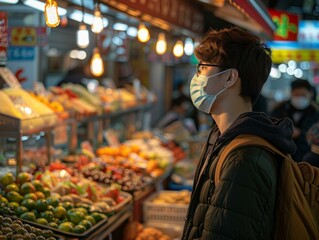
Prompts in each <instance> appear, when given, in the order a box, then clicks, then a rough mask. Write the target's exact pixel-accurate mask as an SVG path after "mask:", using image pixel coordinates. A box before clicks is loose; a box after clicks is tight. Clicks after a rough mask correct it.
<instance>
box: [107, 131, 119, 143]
mask: <svg viewBox="0 0 319 240" xmlns="http://www.w3.org/2000/svg"><path fill="white" fill-rule="evenodd" d="M104 137H105V139H106V141H107V142H108V144H109V145H110V146H111V147H117V146H119V145H120V141H119V138H118V136H117V134H116V132H115V131H114V130H111V129H109V130H106V131H105V132H104Z"/></svg>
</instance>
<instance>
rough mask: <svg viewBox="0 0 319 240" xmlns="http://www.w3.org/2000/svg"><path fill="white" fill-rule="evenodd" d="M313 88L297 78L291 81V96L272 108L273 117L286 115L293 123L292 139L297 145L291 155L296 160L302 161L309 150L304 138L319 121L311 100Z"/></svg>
mask: <svg viewBox="0 0 319 240" xmlns="http://www.w3.org/2000/svg"><path fill="white" fill-rule="evenodd" d="M312 99H313V89H312V86H311V84H310V83H309V82H308V81H307V80H304V79H298V80H295V81H293V82H292V83H291V98H290V100H288V101H284V102H282V103H280V104H279V105H278V106H277V107H275V108H274V110H273V111H272V113H271V115H272V116H273V117H278V118H282V117H288V118H290V119H291V120H292V121H293V123H294V128H293V135H292V137H293V139H294V142H295V143H296V145H297V151H296V153H295V154H294V155H293V156H292V157H293V159H294V160H296V161H298V162H299V161H302V159H303V157H304V155H305V154H306V153H308V152H309V151H310V146H309V145H308V143H307V140H306V133H307V131H308V130H309V128H310V127H311V126H312V125H313V124H314V123H316V122H317V121H319V116H318V106H317V104H315V103H313V102H312Z"/></svg>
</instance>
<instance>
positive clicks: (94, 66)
mask: <svg viewBox="0 0 319 240" xmlns="http://www.w3.org/2000/svg"><path fill="white" fill-rule="evenodd" d="M90 70H91V74H92V75H93V76H95V77H99V76H101V75H102V74H103V73H104V64H103V59H102V57H101V54H100V51H99V49H98V48H94V50H93V57H92V59H91V64H90Z"/></svg>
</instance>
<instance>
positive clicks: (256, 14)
mask: <svg viewBox="0 0 319 240" xmlns="http://www.w3.org/2000/svg"><path fill="white" fill-rule="evenodd" d="M198 1H199V2H201V3H204V4H206V6H211V8H210V10H211V11H212V12H213V14H214V15H215V16H216V17H218V18H221V19H223V20H226V21H228V22H230V23H232V24H234V25H237V26H239V27H243V28H245V29H247V30H250V31H252V32H254V33H256V34H258V35H259V36H261V37H262V38H263V39H265V40H271V39H273V35H274V31H275V30H276V25H275V24H274V22H273V21H272V20H271V17H270V15H269V13H268V10H267V8H266V6H265V4H264V3H263V2H262V1H261V0H198Z"/></svg>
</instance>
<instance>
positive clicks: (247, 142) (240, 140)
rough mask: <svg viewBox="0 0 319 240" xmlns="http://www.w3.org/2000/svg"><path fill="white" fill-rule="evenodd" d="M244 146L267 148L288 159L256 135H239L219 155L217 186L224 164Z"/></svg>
mask: <svg viewBox="0 0 319 240" xmlns="http://www.w3.org/2000/svg"><path fill="white" fill-rule="evenodd" d="M242 146H259V147H263V148H266V149H267V150H269V151H271V152H273V153H276V154H278V155H280V156H282V157H286V155H285V154H284V153H282V152H281V151H279V150H278V149H277V148H275V147H274V146H273V145H272V144H271V143H269V142H268V141H266V140H265V139H263V138H262V137H259V136H255V135H249V134H243V135H238V136H237V137H235V138H234V139H233V140H231V141H230V143H228V145H227V146H226V147H225V148H223V149H222V150H221V153H220V155H219V158H218V161H217V165H216V170H215V185H217V184H218V183H219V180H220V173H221V170H222V167H223V164H224V162H225V160H226V158H227V157H228V155H229V154H230V153H231V152H232V151H233V150H235V149H237V148H239V147H242Z"/></svg>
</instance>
